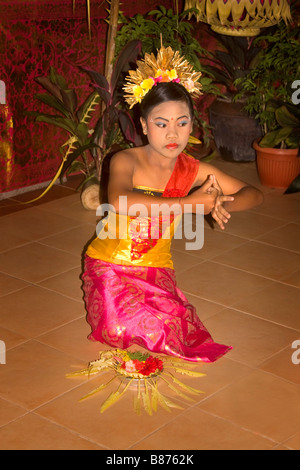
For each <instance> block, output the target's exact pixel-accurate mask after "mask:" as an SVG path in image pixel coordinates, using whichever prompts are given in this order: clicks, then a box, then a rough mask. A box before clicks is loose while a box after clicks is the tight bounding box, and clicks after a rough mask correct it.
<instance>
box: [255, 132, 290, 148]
mask: <svg viewBox="0 0 300 470" xmlns="http://www.w3.org/2000/svg"><path fill="white" fill-rule="evenodd" d="M292 131H293V128H292V127H282V128H281V129H277V130H275V131H271V132H268V134H266V135H265V136H264V137H263V138H262V139H261V141H260V142H259V145H260V146H261V147H268V148H275V147H276V146H277V145H279V144H280V143H281V142H282V141H285V140H286V139H287V138H288V136H289V135H290V134H291V132H292Z"/></svg>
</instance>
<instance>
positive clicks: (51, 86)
mask: <svg viewBox="0 0 300 470" xmlns="http://www.w3.org/2000/svg"><path fill="white" fill-rule="evenodd" d="M35 81H36V82H37V83H38V84H39V85H41V86H42V87H43V88H44V89H45V90H46V91H48V92H49V93H50V94H51V95H53V96H55V97H56V98H57V99H59V100H60V101H62V96H61V90H60V88H59V87H58V86H57V85H56V84H55V83H52V82H51V80H50V79H49V77H37V78H36V79H35Z"/></svg>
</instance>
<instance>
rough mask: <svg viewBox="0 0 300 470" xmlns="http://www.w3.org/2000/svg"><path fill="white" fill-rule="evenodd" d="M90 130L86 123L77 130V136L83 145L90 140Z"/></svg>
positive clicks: (79, 125)
mask: <svg viewBox="0 0 300 470" xmlns="http://www.w3.org/2000/svg"><path fill="white" fill-rule="evenodd" d="M88 132H89V128H88V126H87V125H86V124H85V123H84V122H80V123H79V124H78V126H77V127H76V130H75V135H76V136H77V137H78V139H79V140H80V142H81V143H82V144H84V143H86V140H87V138H88Z"/></svg>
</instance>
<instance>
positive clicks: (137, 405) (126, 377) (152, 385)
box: [67, 349, 205, 415]
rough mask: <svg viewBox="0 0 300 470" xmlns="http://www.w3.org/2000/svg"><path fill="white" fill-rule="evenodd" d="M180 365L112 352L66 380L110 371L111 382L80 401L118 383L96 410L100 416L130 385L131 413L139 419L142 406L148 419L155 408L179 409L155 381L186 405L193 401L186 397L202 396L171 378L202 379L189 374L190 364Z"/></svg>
mask: <svg viewBox="0 0 300 470" xmlns="http://www.w3.org/2000/svg"><path fill="white" fill-rule="evenodd" d="M182 364H183V361H182V360H181V359H179V358H174V357H171V356H166V357H160V356H156V357H155V356H152V355H150V354H148V353H142V352H140V351H135V352H130V351H126V350H121V349H114V350H108V351H103V352H101V353H100V358H99V359H98V360H96V361H93V362H90V363H89V366H88V367H87V368H86V369H83V370H81V371H78V372H74V373H71V374H67V377H74V376H81V375H86V376H90V375H95V374H98V373H99V372H106V371H107V372H109V371H112V372H113V377H112V378H110V379H109V380H108V381H107V382H106V383H103V384H102V385H100V386H99V387H97V388H96V389H94V390H92V391H91V392H90V393H88V394H87V395H85V396H84V397H82V398H81V400H84V399H86V398H88V397H91V396H92V395H94V394H95V393H97V392H100V391H101V390H103V389H105V388H106V387H107V386H109V385H110V384H111V383H112V382H113V381H114V380H118V382H119V385H118V387H117V390H116V391H114V392H112V393H111V394H110V395H109V396H108V397H107V399H106V400H105V401H104V402H103V403H102V405H101V408H100V411H101V413H103V412H104V411H105V410H106V409H107V408H109V407H110V406H111V405H113V404H114V403H116V402H117V401H119V399H120V398H122V397H123V396H124V394H125V393H126V392H127V390H128V389H129V388H130V386H132V385H134V387H131V389H130V390H131V391H132V392H133V406H134V410H135V412H136V413H137V414H138V415H139V414H140V413H141V408H142V406H143V407H144V409H145V411H146V412H147V413H148V414H149V415H152V414H153V412H156V411H157V409H158V405H160V406H161V407H162V408H164V409H165V410H166V411H168V412H170V411H171V408H179V409H182V407H181V406H180V405H179V404H177V403H175V402H173V401H171V400H170V399H169V398H168V397H166V396H164V395H163V394H162V393H161V392H160V391H159V390H158V380H162V381H163V382H164V383H166V384H167V385H168V387H169V388H170V389H171V390H172V391H173V392H175V393H176V394H177V395H178V396H179V397H181V398H184V399H185V400H188V401H193V399H192V398H191V397H189V396H188V395H187V394H186V393H189V394H192V395H198V394H200V393H203V392H201V391H200V390H197V389H195V388H193V387H190V386H188V385H186V384H184V383H183V382H181V381H180V380H179V379H178V378H177V377H176V376H175V373H180V374H185V375H189V376H192V377H203V376H205V374H203V373H200V372H196V371H195V370H191V369H192V368H194V367H195V365H194V364H191V363H184V368H183V367H182Z"/></svg>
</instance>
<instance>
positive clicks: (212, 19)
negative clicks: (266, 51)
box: [185, 0, 291, 36]
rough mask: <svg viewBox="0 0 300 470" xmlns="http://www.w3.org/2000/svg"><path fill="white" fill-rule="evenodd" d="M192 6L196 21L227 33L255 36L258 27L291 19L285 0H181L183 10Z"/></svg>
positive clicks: (216, 30) (287, 3)
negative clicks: (194, 9)
mask: <svg viewBox="0 0 300 470" xmlns="http://www.w3.org/2000/svg"><path fill="white" fill-rule="evenodd" d="M190 8H196V9H197V10H198V12H196V13H192V14H190V17H191V16H192V15H195V16H196V18H197V21H203V22H204V23H208V24H209V25H211V28H212V30H213V31H215V32H216V33H219V34H226V35H228V36H256V35H258V34H259V32H260V29H261V28H266V27H269V26H273V25H275V24H278V23H279V22H280V21H281V20H282V19H283V20H284V21H285V22H286V23H287V22H288V21H291V12H290V2H289V0H185V10H189V9H190Z"/></svg>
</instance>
